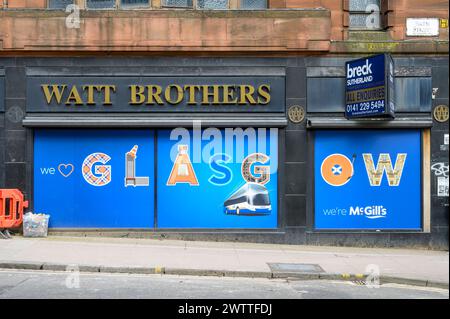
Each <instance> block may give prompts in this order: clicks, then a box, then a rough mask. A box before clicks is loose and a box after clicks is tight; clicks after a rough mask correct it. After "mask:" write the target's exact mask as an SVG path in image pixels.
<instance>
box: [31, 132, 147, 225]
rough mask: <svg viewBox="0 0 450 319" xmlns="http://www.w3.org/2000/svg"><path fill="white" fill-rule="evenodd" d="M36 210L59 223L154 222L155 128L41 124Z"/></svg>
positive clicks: (36, 147)
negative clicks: (47, 127) (50, 127)
mask: <svg viewBox="0 0 450 319" xmlns="http://www.w3.org/2000/svg"><path fill="white" fill-rule="evenodd" d="M34 138H35V139H34V211H35V212H36V213H46V214H50V215H51V218H50V225H49V226H50V227H54V228H71V227H74V228H152V227H153V225H154V181H155V178H154V174H153V172H154V132H153V131H151V130H36V131H35V137H34Z"/></svg>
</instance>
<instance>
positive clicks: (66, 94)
mask: <svg viewBox="0 0 450 319" xmlns="http://www.w3.org/2000/svg"><path fill="white" fill-rule="evenodd" d="M127 87H128V88H127V91H128V93H127V94H128V104H129V105H132V106H140V105H141V106H142V105H155V106H158V105H167V104H169V105H177V104H181V103H183V104H186V105H205V106H208V105H266V104H269V103H270V101H271V92H270V89H271V87H270V85H269V84H260V85H257V86H254V85H250V84H236V85H234V84H213V85H210V84H202V85H194V84H183V85H180V84H169V85H166V86H162V85H156V84H147V85H140V84H132V85H128V86H127ZM41 88H42V93H43V95H44V97H45V101H46V102H47V104H48V105H50V104H55V103H56V104H58V105H66V106H83V105H85V106H95V105H98V104H101V105H104V106H108V105H112V104H113V96H114V95H115V94H123V93H124V91H125V90H123V92H121V91H120V90H121V88H120V87H118V86H117V85H112V84H101V85H100V84H90V85H67V84H41Z"/></svg>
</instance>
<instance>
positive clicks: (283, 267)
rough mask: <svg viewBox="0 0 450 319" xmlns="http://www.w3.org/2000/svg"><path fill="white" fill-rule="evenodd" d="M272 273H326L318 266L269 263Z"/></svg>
mask: <svg viewBox="0 0 450 319" xmlns="http://www.w3.org/2000/svg"><path fill="white" fill-rule="evenodd" d="M267 264H268V265H269V267H270V270H272V272H293V273H294V272H298V273H315V274H317V273H321V272H325V271H324V270H323V269H322V267H320V266H319V265H318V264H289V263H267Z"/></svg>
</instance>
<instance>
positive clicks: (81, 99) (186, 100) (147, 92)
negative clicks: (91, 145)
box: [27, 76, 285, 112]
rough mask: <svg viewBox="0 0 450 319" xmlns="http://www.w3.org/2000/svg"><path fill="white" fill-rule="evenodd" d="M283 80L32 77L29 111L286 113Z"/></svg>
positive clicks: (28, 103) (243, 78)
mask: <svg viewBox="0 0 450 319" xmlns="http://www.w3.org/2000/svg"><path fill="white" fill-rule="evenodd" d="M284 90H285V88H284V77H274V76H272V77H258V76H256V77H178V78H177V77H138V78H131V77H115V78H106V77H84V78H81V77H30V78H28V82H27V96H28V98H27V111H28V112H283V111H284V100H285V98H284V95H285V94H284Z"/></svg>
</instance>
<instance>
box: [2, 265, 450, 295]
mask: <svg viewBox="0 0 450 319" xmlns="http://www.w3.org/2000/svg"><path fill="white" fill-rule="evenodd" d="M14 298H33V299H34V298H125V299H126V298H156V299H159V298H163V299H165V298H183V299H185V298H188V299H189V298H195V299H196V298H204V299H208V298H219V299H227V298H233V299H266V298H274V299H277V298H287V299H321V298H327V299H328V298H333V299H358V298H364V299H366V298H396V299H397V298H400V299H410V298H445V299H448V298H449V293H448V290H446V289H437V288H425V287H417V286H403V285H395V284H385V285H382V286H380V288H368V287H367V286H364V285H360V284H359V283H352V282H342V281H322V280H311V281H290V280H281V279H280V280H278V279H270V280H269V279H261V278H259V279H251V278H224V277H193V276H169V275H164V276H161V275H130V274H105V273H81V274H77V273H65V272H44V271H23V270H0V299H14Z"/></svg>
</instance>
